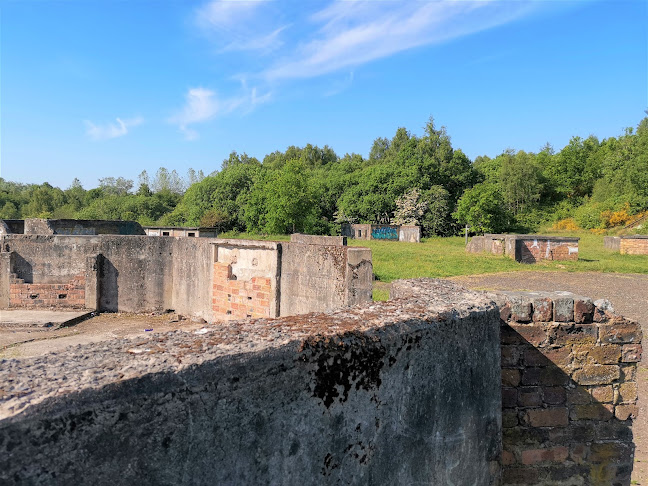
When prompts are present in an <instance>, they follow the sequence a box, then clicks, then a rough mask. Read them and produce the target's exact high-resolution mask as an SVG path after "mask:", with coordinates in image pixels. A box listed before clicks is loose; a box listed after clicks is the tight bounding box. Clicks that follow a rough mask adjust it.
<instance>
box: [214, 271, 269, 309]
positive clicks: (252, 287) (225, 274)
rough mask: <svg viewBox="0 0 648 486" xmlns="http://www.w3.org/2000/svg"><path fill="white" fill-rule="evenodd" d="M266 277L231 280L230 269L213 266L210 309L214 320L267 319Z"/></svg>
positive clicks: (232, 278)
mask: <svg viewBox="0 0 648 486" xmlns="http://www.w3.org/2000/svg"><path fill="white" fill-rule="evenodd" d="M271 290H272V289H271V283H270V278H269V277H252V278H251V279H250V280H249V281H247V280H235V278H234V277H233V275H232V266H231V265H229V264H227V263H219V262H216V263H214V280H213V294H212V310H213V311H214V318H215V319H218V318H219V317H220V318H227V319H239V318H246V317H270V299H271Z"/></svg>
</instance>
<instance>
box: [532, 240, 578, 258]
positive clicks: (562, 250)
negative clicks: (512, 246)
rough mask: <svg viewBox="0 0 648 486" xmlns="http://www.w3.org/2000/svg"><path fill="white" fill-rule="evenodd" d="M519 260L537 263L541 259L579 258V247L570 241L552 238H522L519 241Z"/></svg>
mask: <svg viewBox="0 0 648 486" xmlns="http://www.w3.org/2000/svg"><path fill="white" fill-rule="evenodd" d="M519 245H520V248H519V251H520V255H519V261H520V262H522V263H536V262H538V261H540V260H578V251H573V250H571V251H570V248H577V247H578V245H574V244H573V243H570V242H562V241H552V240H521V241H520V242H519Z"/></svg>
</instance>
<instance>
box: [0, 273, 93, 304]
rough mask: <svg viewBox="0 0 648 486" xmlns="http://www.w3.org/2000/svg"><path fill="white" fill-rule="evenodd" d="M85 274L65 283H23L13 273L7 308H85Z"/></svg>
mask: <svg viewBox="0 0 648 486" xmlns="http://www.w3.org/2000/svg"><path fill="white" fill-rule="evenodd" d="M85 286H86V278H85V274H79V275H76V276H74V277H73V278H72V279H71V280H69V281H68V282H67V283H39V284H33V283H25V281H24V280H23V279H21V278H18V277H17V276H16V274H15V273H12V274H11V277H10V283H9V289H10V290H9V292H10V297H9V307H24V308H50V307H55V308H73V309H83V308H85Z"/></svg>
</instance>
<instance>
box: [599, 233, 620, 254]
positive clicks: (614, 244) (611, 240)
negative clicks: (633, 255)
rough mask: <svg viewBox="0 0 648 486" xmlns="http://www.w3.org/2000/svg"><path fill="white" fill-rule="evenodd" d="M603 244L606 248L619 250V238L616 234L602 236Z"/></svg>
mask: <svg viewBox="0 0 648 486" xmlns="http://www.w3.org/2000/svg"><path fill="white" fill-rule="evenodd" d="M603 246H604V247H605V248H607V249H608V250H614V251H619V250H620V249H621V238H620V237H618V236H604V237H603Z"/></svg>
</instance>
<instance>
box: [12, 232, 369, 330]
mask: <svg viewBox="0 0 648 486" xmlns="http://www.w3.org/2000/svg"><path fill="white" fill-rule="evenodd" d="M70 221H72V220H70ZM37 222H38V224H32V222H31V220H26V221H25V223H24V230H23V232H22V233H19V232H10V233H9V234H4V235H2V236H0V309H10V308H31V309H38V308H48V309H52V308H55V309H89V310H98V311H109V312H119V311H124V312H134V313H147V312H156V311H158V312H160V311H165V310H169V309H173V310H175V311H176V312H177V313H179V314H182V315H186V316H195V317H200V318H203V319H205V320H206V321H208V322H213V321H216V320H223V319H240V318H246V317H267V318H274V317H279V316H286V315H294V314H300V313H306V312H314V311H320V312H326V311H331V310H334V309H338V308H341V307H345V306H349V305H354V304H358V303H362V302H370V301H371V295H372V278H373V267H372V264H371V250H369V249H367V248H359V247H354V248H351V247H348V246H346V238H343V237H318V236H308V235H293V236H292V239H291V241H290V242H267V241H252V240H237V239H231V240H227V239H217V238H173V237H169V238H158V237H150V236H139V231H140V230H141V234H143V230H142V228H141V226H139V225H138V224H137V223H134V224H131V222H94V223H95V224H94V225H92V224H90V222H74V223H65V224H63V223H60V222H51V221H47V220H37ZM116 223H118V224H116ZM5 226H7V225H5ZM138 227H139V228H138ZM39 230H42V232H38V231H39ZM108 230H112V231H120V230H123V231H126V230H132V231H134V232H136V235H131V236H124V235H118V234H98V233H100V232H107V231H108ZM79 233H81V234H79Z"/></svg>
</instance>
